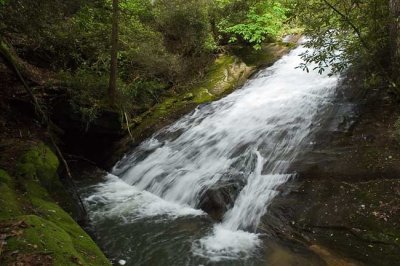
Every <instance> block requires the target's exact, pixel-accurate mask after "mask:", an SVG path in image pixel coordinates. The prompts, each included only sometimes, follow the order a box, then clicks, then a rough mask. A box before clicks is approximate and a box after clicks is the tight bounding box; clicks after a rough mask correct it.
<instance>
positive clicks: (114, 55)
mask: <svg viewBox="0 0 400 266" xmlns="http://www.w3.org/2000/svg"><path fill="white" fill-rule="evenodd" d="M112 6H113V16H112V34H111V66H110V81H109V87H108V96H109V98H110V103H111V105H114V103H115V94H116V92H117V65H118V16H119V7H118V0H113V3H112Z"/></svg>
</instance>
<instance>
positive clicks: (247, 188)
mask: <svg viewBox="0 0 400 266" xmlns="http://www.w3.org/2000/svg"><path fill="white" fill-rule="evenodd" d="M304 51H305V48H304V47H301V46H300V47H298V48H296V49H294V50H293V51H292V52H290V53H289V54H288V55H286V56H284V57H283V58H282V59H280V60H279V61H278V62H276V63H275V64H274V65H273V66H272V67H270V68H267V69H265V70H263V71H260V72H259V73H258V75H256V76H255V77H254V78H252V79H251V80H249V81H248V82H247V83H246V84H245V85H244V86H243V88H241V89H239V90H237V91H235V92H234V93H232V94H230V95H229V96H227V97H225V98H223V99H221V100H219V101H216V102H213V103H211V104H207V105H203V106H200V107H198V108H197V109H196V110H195V111H194V112H192V113H191V114H189V115H186V116H185V117H183V118H182V119H180V120H179V121H177V122H176V123H174V124H172V125H171V126H169V127H166V128H164V129H163V130H161V131H159V132H157V133H156V134H155V135H154V136H153V137H152V138H150V139H148V140H146V141H144V142H143V143H142V144H141V145H140V146H139V147H137V148H136V149H134V150H133V151H132V152H131V153H130V154H128V155H126V156H125V157H124V158H123V159H122V160H121V161H119V162H118V163H117V165H116V166H115V167H114V169H113V172H112V174H113V175H114V176H110V178H109V181H108V182H106V183H104V184H101V185H99V186H98V187H97V192H96V193H94V194H93V195H91V196H90V197H88V199H87V201H88V202H89V203H92V204H94V203H96V202H102V205H101V206H100V207H99V206H97V205H96V206H97V207H96V208H95V209H94V210H92V213H93V215H94V216H96V215H97V216H104V215H115V214H118V215H119V216H123V217H125V219H128V220H129V219H131V220H135V219H139V218H143V217H157V216H160V215H164V216H165V215H167V216H169V217H170V218H169V219H173V218H174V217H178V216H181V215H202V214H204V213H202V212H201V211H199V210H198V205H199V202H200V199H201V196H202V195H203V194H204V193H205V192H206V191H207V190H208V189H210V188H212V187H213V186H215V185H217V184H218V183H220V182H222V181H226V180H232V181H238V182H241V183H242V184H243V187H242V188H241V190H240V192H239V194H238V195H237V197H236V200H235V202H234V204H233V207H232V208H231V209H230V210H228V211H227V213H226V214H225V215H224V218H223V221H222V222H221V223H218V224H215V226H214V229H213V231H212V232H210V234H209V235H206V236H204V237H202V238H201V239H198V240H197V241H195V242H194V243H193V248H192V252H193V253H194V254H195V255H196V256H202V257H207V258H209V259H211V260H223V259H232V258H236V257H243V256H246V255H249V254H251V252H252V250H254V248H255V247H257V245H259V244H260V242H259V241H260V240H259V238H258V236H257V234H256V229H257V225H258V223H259V221H260V219H261V217H262V216H263V215H264V214H265V212H266V211H267V208H268V204H269V203H270V202H271V200H272V199H273V198H274V197H275V196H276V195H277V194H278V190H277V188H278V187H279V186H281V185H282V184H284V183H285V182H287V180H289V179H290V178H291V177H292V176H293V173H288V167H289V166H290V164H291V162H292V161H293V160H294V159H296V157H297V156H298V155H299V153H300V152H301V151H302V150H303V149H304V148H306V147H307V145H310V142H311V141H312V139H311V137H312V132H313V129H314V128H315V127H317V126H318V125H317V119H316V117H317V115H318V112H319V111H320V110H322V109H323V107H324V106H326V105H328V104H329V103H330V102H331V101H332V99H333V95H334V93H335V87H336V85H337V83H338V80H339V77H338V76H328V75H325V74H323V75H319V74H318V73H316V72H315V71H310V73H307V72H304V71H302V70H300V69H296V67H297V66H298V65H299V64H300V63H301V58H300V56H299V55H300V54H301V53H303V52H304ZM115 176H118V177H119V178H120V179H118V178H116V177H115ZM121 179H122V180H123V181H121ZM94 205H95V204H94ZM163 219H164V218H163Z"/></svg>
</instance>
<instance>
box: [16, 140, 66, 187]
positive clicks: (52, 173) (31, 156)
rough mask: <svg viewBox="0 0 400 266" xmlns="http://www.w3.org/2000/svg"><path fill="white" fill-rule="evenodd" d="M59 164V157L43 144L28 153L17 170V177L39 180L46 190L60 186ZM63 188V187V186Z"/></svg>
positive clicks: (20, 161)
mask: <svg viewBox="0 0 400 266" xmlns="http://www.w3.org/2000/svg"><path fill="white" fill-rule="evenodd" d="M58 166H59V162H58V159H57V156H56V155H55V154H54V153H53V152H52V151H51V150H50V149H49V148H48V147H47V146H46V145H44V144H43V143H41V144H38V145H36V146H34V147H32V148H31V149H30V150H29V151H28V152H26V153H25V154H24V155H23V156H22V157H21V159H20V160H19V163H18V164H17V168H16V171H17V172H16V175H17V176H18V177H21V178H27V179H33V180H39V181H40V182H41V184H42V185H43V186H45V187H46V188H51V187H52V186H54V185H56V186H60V185H61V184H60V182H59V180H58V176H57V169H58ZM61 186H62V185H61Z"/></svg>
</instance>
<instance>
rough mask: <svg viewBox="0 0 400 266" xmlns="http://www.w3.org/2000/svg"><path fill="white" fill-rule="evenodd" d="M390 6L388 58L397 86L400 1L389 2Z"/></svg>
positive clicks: (399, 50)
mask: <svg viewBox="0 0 400 266" xmlns="http://www.w3.org/2000/svg"><path fill="white" fill-rule="evenodd" d="M389 5H390V15H391V16H390V17H391V19H390V40H389V41H390V50H391V51H390V56H391V72H392V73H391V74H392V77H393V79H394V81H396V83H397V84H399V82H400V78H399V75H400V0H389Z"/></svg>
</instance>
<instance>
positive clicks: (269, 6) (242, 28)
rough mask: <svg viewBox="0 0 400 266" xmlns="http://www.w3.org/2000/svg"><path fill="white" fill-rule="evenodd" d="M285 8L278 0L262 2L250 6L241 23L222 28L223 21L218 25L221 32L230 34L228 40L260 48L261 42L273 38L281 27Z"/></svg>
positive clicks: (284, 16)
mask: <svg viewBox="0 0 400 266" xmlns="http://www.w3.org/2000/svg"><path fill="white" fill-rule="evenodd" d="M286 12H287V9H286V8H284V7H283V6H282V5H281V4H280V3H279V2H272V3H271V2H269V1H266V2H263V3H261V4H259V5H257V6H254V7H251V8H250V10H249V13H248V14H247V16H246V19H245V21H244V22H243V23H239V24H236V25H233V26H228V27H226V28H224V24H227V23H226V22H225V21H222V22H221V23H220V25H219V27H220V30H221V32H224V33H227V34H230V35H231V37H230V40H229V41H230V42H231V43H232V42H236V41H238V38H239V37H240V38H242V39H243V40H244V41H246V42H248V43H250V44H252V45H253V46H254V48H255V49H261V43H262V42H263V41H264V40H265V39H266V38H267V37H269V38H275V37H277V36H278V35H279V33H280V32H281V30H282V29H283V23H284V21H285V19H286Z"/></svg>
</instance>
